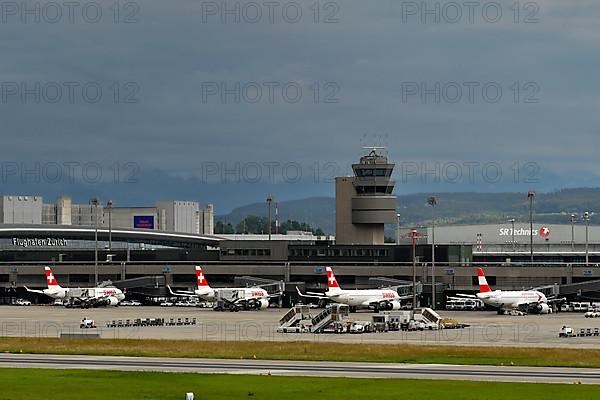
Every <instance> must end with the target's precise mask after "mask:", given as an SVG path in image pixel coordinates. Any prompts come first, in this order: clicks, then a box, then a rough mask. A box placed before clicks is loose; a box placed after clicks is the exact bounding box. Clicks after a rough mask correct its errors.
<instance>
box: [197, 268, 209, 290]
mask: <svg viewBox="0 0 600 400" xmlns="http://www.w3.org/2000/svg"><path fill="white" fill-rule="evenodd" d="M196 283H197V284H198V289H202V288H207V287H210V286H209V285H208V281H207V280H206V277H205V276H204V272H202V267H200V266H196Z"/></svg>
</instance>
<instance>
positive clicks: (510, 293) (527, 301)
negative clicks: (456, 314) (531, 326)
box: [460, 268, 556, 314]
mask: <svg viewBox="0 0 600 400" xmlns="http://www.w3.org/2000/svg"><path fill="white" fill-rule="evenodd" d="M477 278H478V280H479V293H477V294H476V295H475V296H471V295H460V296H461V297H477V298H478V299H480V300H482V301H483V302H484V303H485V304H487V305H490V306H492V307H497V308H499V309H500V312H502V311H505V310H519V311H524V312H534V313H538V314H550V313H552V308H551V307H550V306H549V305H548V303H549V300H548V299H547V298H546V295H545V294H544V293H542V292H540V291H539V290H535V289H532V290H492V289H490V286H489V285H488V283H487V279H486V278H485V273H484V272H483V269H482V268H477ZM551 301H556V300H555V299H553V300H551Z"/></svg>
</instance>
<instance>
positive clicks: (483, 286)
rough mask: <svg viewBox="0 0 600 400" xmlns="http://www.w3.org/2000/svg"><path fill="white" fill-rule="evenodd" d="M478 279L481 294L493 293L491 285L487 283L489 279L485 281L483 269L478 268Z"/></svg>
mask: <svg viewBox="0 0 600 400" xmlns="http://www.w3.org/2000/svg"><path fill="white" fill-rule="evenodd" d="M477 279H478V280H479V293H485V292H491V291H492V290H491V289H490V285H488V283H487V279H485V274H484V273H483V268H477Z"/></svg>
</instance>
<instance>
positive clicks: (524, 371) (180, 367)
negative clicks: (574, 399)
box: [0, 354, 600, 384]
mask: <svg viewBox="0 0 600 400" xmlns="http://www.w3.org/2000/svg"><path fill="white" fill-rule="evenodd" d="M0 367H2V368H48V369H94V370H113V371H160V372H191V373H202V374H246V375H281V376H316V377H349V378H397V379H452V380H469V381H497V382H543V383H573V382H575V381H577V382H581V383H587V384H600V370H597V369H584V368H547V367H498V366H471V365H440V364H385V363H342V362H314V361H311V362H308V361H270V360H237V359H236V360H225V359H221V360H217V359H182V358H150V357H148V358H145V357H107V356H69V355H66V356H63V355H46V354H1V355H0Z"/></svg>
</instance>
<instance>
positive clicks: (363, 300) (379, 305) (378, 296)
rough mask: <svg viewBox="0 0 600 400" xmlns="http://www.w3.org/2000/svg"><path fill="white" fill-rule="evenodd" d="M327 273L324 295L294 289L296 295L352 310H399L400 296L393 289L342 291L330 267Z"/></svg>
mask: <svg viewBox="0 0 600 400" xmlns="http://www.w3.org/2000/svg"><path fill="white" fill-rule="evenodd" d="M325 270H326V271H327V288H328V290H327V291H326V292H325V293H312V292H306V294H302V293H301V292H300V289H298V288H297V287H296V290H297V291H298V294H299V295H300V296H302V297H312V298H318V299H329V300H332V301H335V302H336V303H341V304H346V305H348V306H350V307H351V308H352V309H353V310H355V309H356V308H357V307H367V308H372V309H374V310H375V312H377V311H379V310H399V309H400V296H399V295H398V292H396V291H395V290H393V289H356V290H344V289H342V288H340V285H339V284H338V282H337V279H335V274H334V273H333V270H332V269H331V268H330V267H326V268H325Z"/></svg>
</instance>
